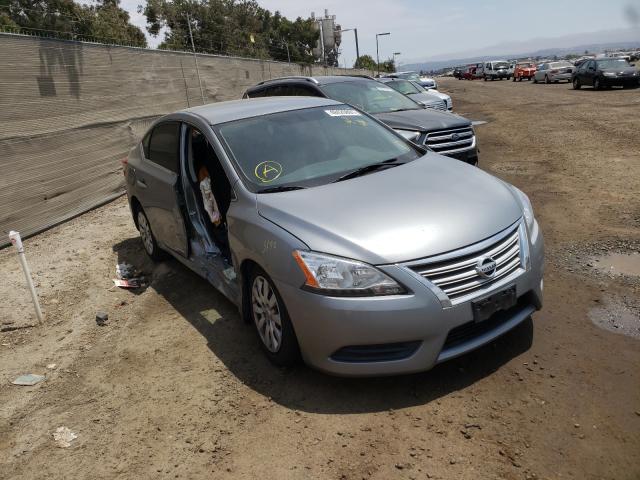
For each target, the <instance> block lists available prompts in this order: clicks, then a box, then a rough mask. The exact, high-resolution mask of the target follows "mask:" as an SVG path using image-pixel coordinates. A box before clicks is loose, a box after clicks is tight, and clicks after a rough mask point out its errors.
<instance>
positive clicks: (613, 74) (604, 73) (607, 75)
mask: <svg viewBox="0 0 640 480" xmlns="http://www.w3.org/2000/svg"><path fill="white" fill-rule="evenodd" d="M602 74H603V75H604V76H605V77H615V76H616V74H615V73H614V72H602Z"/></svg>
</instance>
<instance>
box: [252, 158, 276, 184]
mask: <svg viewBox="0 0 640 480" xmlns="http://www.w3.org/2000/svg"><path fill="white" fill-rule="evenodd" d="M253 173H254V174H255V176H256V178H257V179H258V180H260V181H261V182H262V183H269V182H273V181H274V180H275V179H277V178H278V177H279V176H280V175H282V165H280V164H279V163H278V162H272V161H271V160H268V161H266V162H261V163H259V164H258V165H256V168H255V170H254V171H253Z"/></svg>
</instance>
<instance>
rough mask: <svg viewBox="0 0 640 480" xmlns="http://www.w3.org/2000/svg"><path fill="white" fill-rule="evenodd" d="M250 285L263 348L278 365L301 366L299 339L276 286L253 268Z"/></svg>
mask: <svg viewBox="0 0 640 480" xmlns="http://www.w3.org/2000/svg"><path fill="white" fill-rule="evenodd" d="M249 282H250V284H249V285H250V287H251V318H252V319H253V324H254V325H255V327H256V331H257V332H258V337H259V338H260V342H261V344H262V349H263V350H264V352H265V353H266V355H267V357H269V360H271V362H272V363H274V364H276V365H279V366H290V365H293V364H295V363H297V362H298V360H299V359H300V349H299V346H298V340H297V338H296V334H295V332H294V330H293V325H292V324H291V321H290V320H289V315H288V314H287V309H286V308H285V306H284V302H283V301H282V297H280V294H279V293H278V291H277V289H276V287H275V285H274V284H273V282H272V281H271V279H270V278H269V276H268V275H267V274H266V272H265V271H264V270H262V269H261V268H259V267H255V268H254V269H253V271H252V272H251V276H250V279H249Z"/></svg>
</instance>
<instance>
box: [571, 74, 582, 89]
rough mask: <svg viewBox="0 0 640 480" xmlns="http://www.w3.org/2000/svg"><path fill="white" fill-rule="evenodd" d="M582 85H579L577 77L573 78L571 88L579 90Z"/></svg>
mask: <svg viewBox="0 0 640 480" xmlns="http://www.w3.org/2000/svg"><path fill="white" fill-rule="evenodd" d="M581 86H582V85H580V80H578V77H576V78H574V79H573V89H574V90H580V87H581Z"/></svg>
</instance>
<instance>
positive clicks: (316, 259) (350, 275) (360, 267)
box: [293, 250, 407, 297]
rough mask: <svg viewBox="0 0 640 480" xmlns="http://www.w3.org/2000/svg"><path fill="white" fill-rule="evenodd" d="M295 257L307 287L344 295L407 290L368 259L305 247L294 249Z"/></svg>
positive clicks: (364, 294)
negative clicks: (343, 256) (359, 259)
mask: <svg viewBox="0 0 640 480" xmlns="http://www.w3.org/2000/svg"><path fill="white" fill-rule="evenodd" d="M293 257H294V258H295V260H296V262H297V263H298V266H299V267H300V269H301V270H302V273H304V276H305V277H306V282H305V285H304V288H306V289H307V290H311V291H314V292H317V293H322V294H325V295H332V296H340V297H363V296H375V295H398V294H401V293H406V292H407V290H406V289H405V288H404V287H403V286H401V285H400V284H398V282H396V281H395V280H393V279H392V278H390V277H389V276H388V275H386V274H384V273H383V272H381V271H380V270H378V269H377V268H375V267H372V266H371V265H367V264H366V263H362V262H358V261H356V260H349V259H346V258H339V257H334V256H331V255H326V254H324V253H316V252H309V251H303V250H294V251H293Z"/></svg>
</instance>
